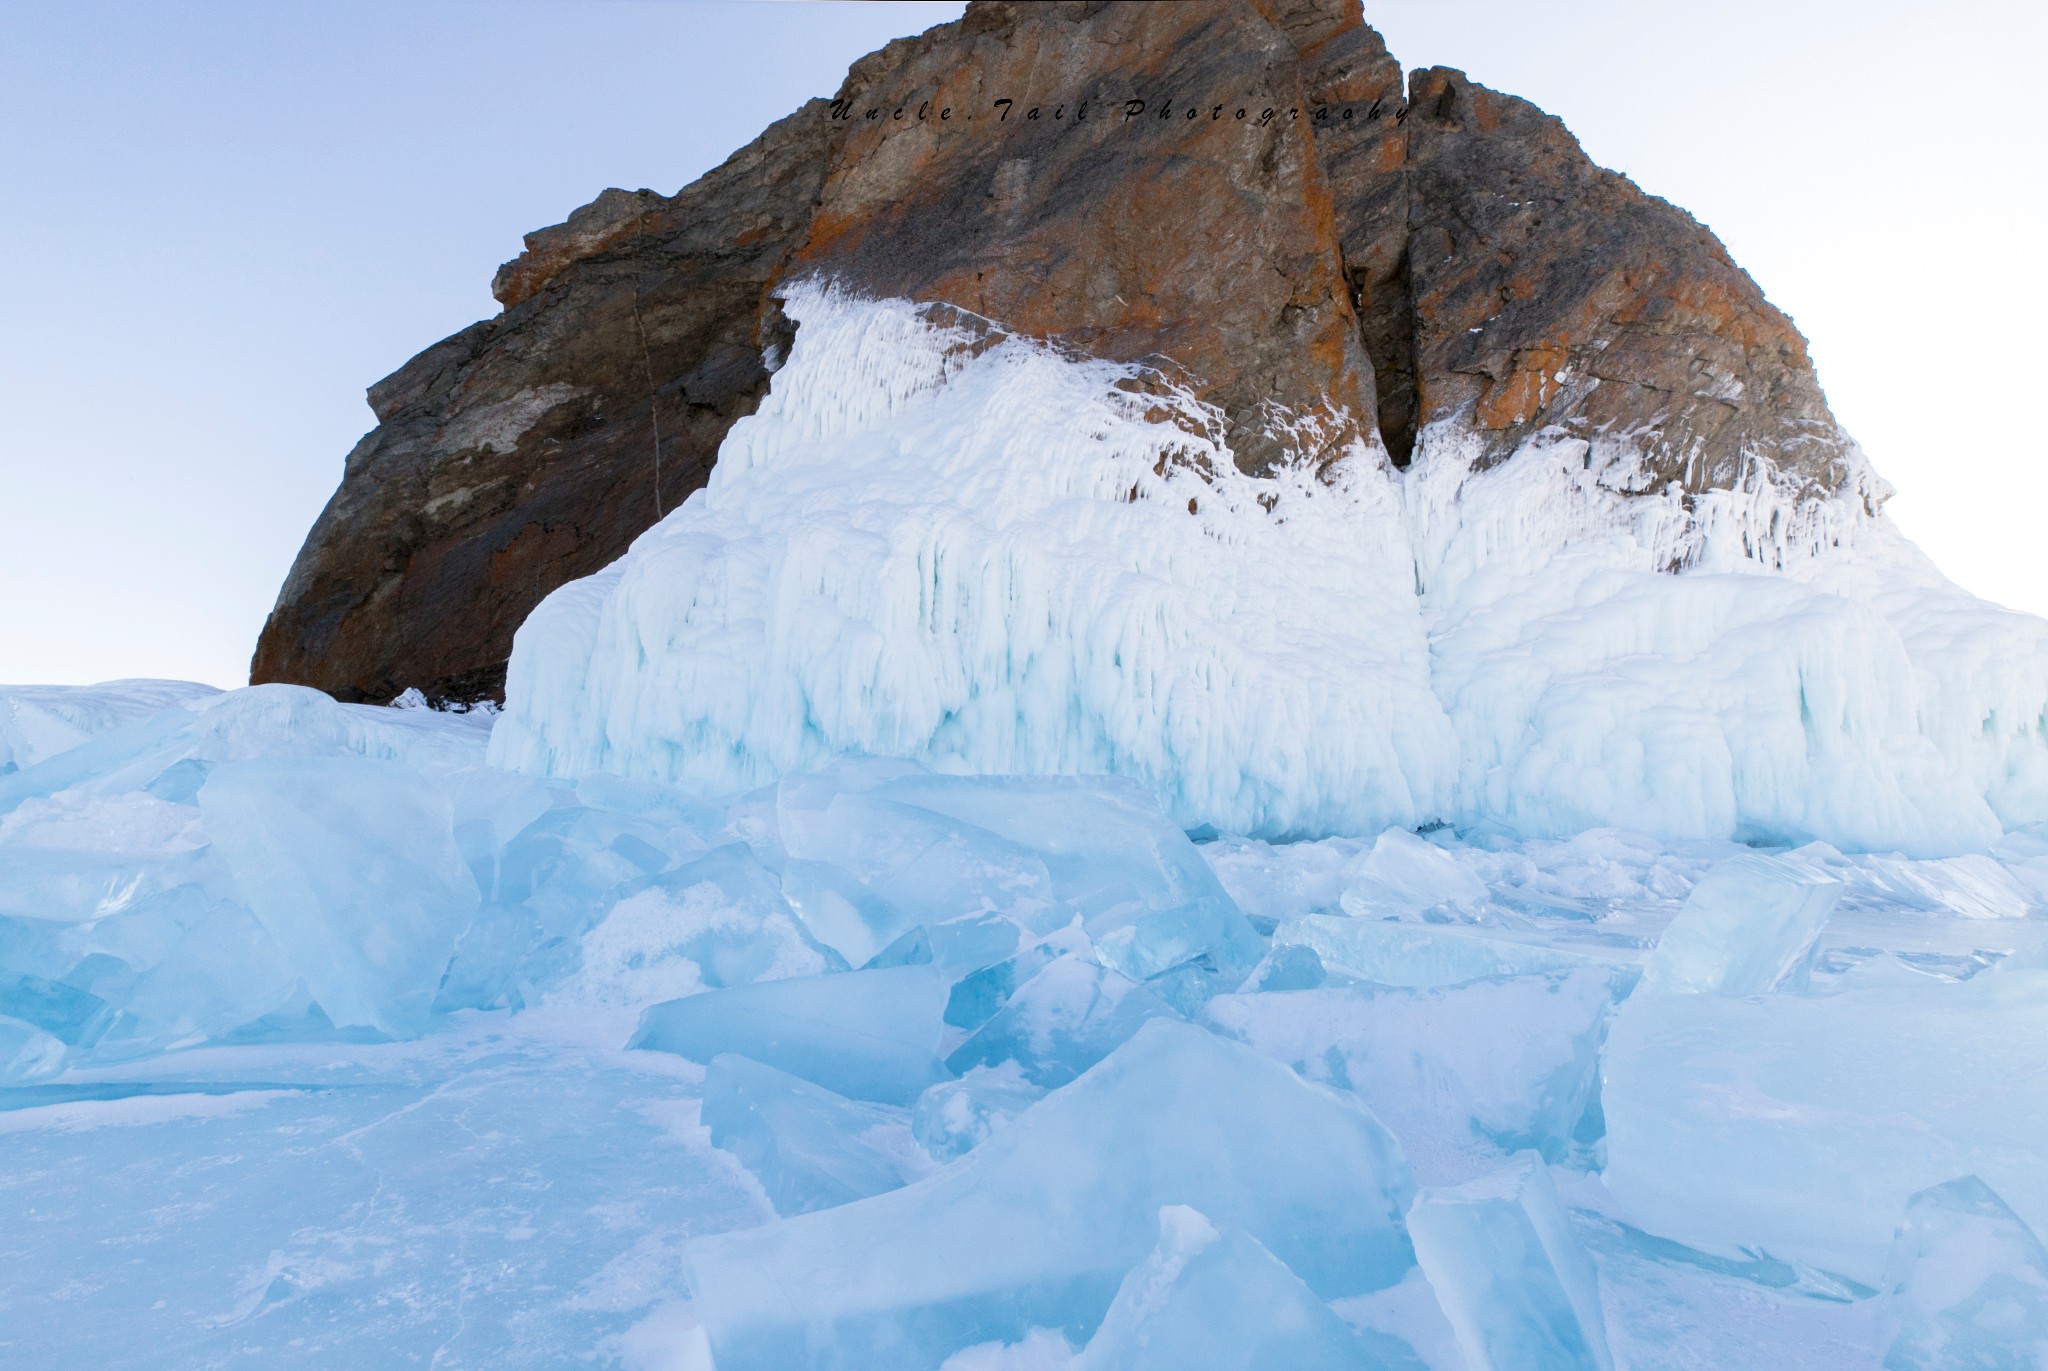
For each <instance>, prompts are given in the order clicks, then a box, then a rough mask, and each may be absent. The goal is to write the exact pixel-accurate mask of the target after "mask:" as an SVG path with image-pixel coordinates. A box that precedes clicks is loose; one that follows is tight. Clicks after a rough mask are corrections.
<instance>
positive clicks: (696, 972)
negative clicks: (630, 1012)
mask: <svg viewBox="0 0 2048 1371" xmlns="http://www.w3.org/2000/svg"><path fill="white" fill-rule="evenodd" d="M628 889H629V890H630V891H631V893H630V894H627V895H626V896H625V897H624V898H622V899H619V900H618V901H616V903H613V904H612V905H611V907H610V909H609V910H608V911H607V912H606V914H605V916H604V918H603V919H602V920H600V921H599V922H598V924H597V926H596V927H594V928H592V929H591V930H590V931H589V932H587V933H585V934H584V935H583V936H582V938H581V939H580V940H579V942H578V944H577V952H578V965H577V967H576V970H575V971H574V973H573V974H572V975H570V976H568V977H567V979H566V980H565V981H564V982H563V983H562V984H561V985H560V986H559V987H558V988H557V989H556V990H554V991H553V992H552V994H551V995H550V999H551V1000H553V1001H556V1002H562V1003H577V1004H584V1005H589V1006H593V1007H609V1008H630V1009H634V1010H639V1009H644V1008H646V1007H647V1006H648V1005H650V1004H655V1003H658V1002H660V1001H663V1000H670V999H676V998H679V997H681V996H684V995H689V994H693V993H695V992H696V991H698V990H702V989H706V988H710V989H728V988H731V987H733V986H741V985H751V984H753V983H754V982H755V981H765V980H779V979H784V978H787V977H791V976H815V975H819V974H822V973H824V972H826V971H833V970H844V969H845V963H844V962H842V961H841V960H840V959H839V958H838V956H837V954H835V953H833V952H830V951H828V950H827V949H825V948H822V947H820V946H819V945H818V944H817V943H816V942H814V941H813V940H812V939H811V937H810V935H809V934H808V933H807V932H806V931H805V929H804V927H803V925H802V924H800V923H799V922H797V918H796V916H795V914H793V913H792V912H791V911H790V908H789V904H788V903H787V902H786V901H785V900H784V899H783V898H782V889H781V887H780V886H779V885H778V884H777V882H776V880H775V877H774V876H773V875H771V874H770V873H769V872H768V871H766V870H764V869H763V868H762V866H761V864H760V863H759V862H757V861H755V860H754V856H753V854H752V853H751V852H750V851H748V849H747V848H746V846H745V845H744V844H741V843H729V844H727V845H726V846H724V847H719V848H714V849H713V850H712V851H711V852H709V853H707V854H706V855H705V856H703V857H700V858H698V859H697V860H696V861H694V862H690V863H689V864H687V865H685V866H682V867H679V868H677V869H676V870H674V871H669V872H664V873H663V874H661V875H659V876H655V877H652V878H643V880H641V881H639V882H635V883H633V886H629V887H628Z"/></svg>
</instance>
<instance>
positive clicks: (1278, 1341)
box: [1075, 1204, 1419, 1371]
mask: <svg viewBox="0 0 2048 1371" xmlns="http://www.w3.org/2000/svg"><path fill="white" fill-rule="evenodd" d="M1385 1365H1386V1363H1385V1361H1384V1360H1382V1359H1381V1358H1379V1357H1375V1356H1371V1355H1369V1354H1368V1353H1367V1352H1366V1349H1365V1347H1364V1345H1363V1344H1361V1343H1360V1341H1359V1339H1358V1335H1357V1334H1356V1333H1354V1332H1352V1331H1351V1329H1350V1327H1349V1326H1348V1325H1346V1324H1345V1322H1344V1321H1343V1320H1342V1319H1340V1318H1338V1317H1337V1316H1336V1315H1335V1314H1333V1313H1331V1312H1330V1307H1329V1306H1328V1305H1327V1304H1325V1303H1323V1302H1322V1301H1321V1300H1319V1299H1317V1298H1316V1295H1315V1292H1314V1291H1313V1290H1310V1289H1309V1288H1308V1287H1307V1286H1306V1285H1303V1284H1302V1283H1301V1278H1300V1277H1298V1276H1296V1275H1295V1274H1294V1273H1293V1272H1292V1271H1289V1270H1288V1269H1287V1267H1286V1266H1285V1265H1284V1264H1282V1263H1281V1262H1280V1260H1279V1259H1278V1258H1276V1257H1275V1256H1274V1255H1273V1254H1272V1253H1271V1252H1268V1251H1267V1250H1266V1249H1265V1248H1264V1247H1263V1246H1261V1245H1260V1243H1259V1240H1258V1239H1257V1238H1254V1237H1253V1236H1251V1234H1249V1233H1246V1232H1244V1231H1243V1230H1242V1229H1237V1228H1232V1229H1226V1230H1223V1231H1220V1232H1219V1231H1218V1230H1217V1228H1216V1226H1215V1225H1214V1224H1212V1223H1210V1222H1209V1220H1208V1219H1206V1218H1204V1217H1203V1216H1202V1214H1201V1213H1200V1212H1198V1211H1197V1210H1194V1209H1191V1208H1189V1207H1188V1206H1187V1205H1184V1204H1169V1205H1166V1206H1165V1207H1163V1208H1162V1209H1160V1211H1159V1245H1158V1246H1157V1247H1156V1248H1154V1249H1153V1250H1152V1253H1151V1255H1150V1256H1148V1257H1146V1258H1145V1260H1143V1261H1141V1262H1139V1263H1138V1264H1137V1265H1136V1266H1135V1267H1133V1268H1132V1269H1131V1273H1130V1274H1129V1275H1128V1276H1125V1277H1124V1280H1123V1284H1122V1285H1120V1286H1119V1287H1118V1288H1117V1293H1116V1300H1115V1302H1114V1303H1112V1304H1111V1305H1110V1307H1109V1312H1108V1313H1107V1314H1105V1315H1104V1316H1103V1319H1102V1326H1101V1327H1100V1328H1098V1329H1096V1330H1095V1336H1094V1337H1093V1338H1090V1339H1089V1341H1088V1346H1087V1349H1086V1350H1085V1351H1084V1352H1083V1353H1082V1354H1081V1356H1080V1358H1079V1359H1078V1360H1077V1361H1076V1362H1075V1371H1188V1368H1191V1367H1203V1368H1214V1371H1267V1368H1279V1367H1285V1368H1288V1371H1379V1368H1381V1367H1383V1366H1385ZM1418 1365H1419V1363H1418Z"/></svg>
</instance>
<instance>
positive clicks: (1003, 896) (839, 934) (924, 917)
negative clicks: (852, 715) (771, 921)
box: [783, 788, 1065, 965]
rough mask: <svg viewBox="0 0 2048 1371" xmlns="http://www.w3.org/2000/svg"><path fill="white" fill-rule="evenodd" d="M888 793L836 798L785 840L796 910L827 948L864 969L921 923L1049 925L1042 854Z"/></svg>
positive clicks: (1050, 909) (1048, 884)
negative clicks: (985, 917)
mask: <svg viewBox="0 0 2048 1371" xmlns="http://www.w3.org/2000/svg"><path fill="white" fill-rule="evenodd" d="M891 789H892V788H884V789H882V790H877V791H868V792H845V793H841V794H837V795H834V796H833V797H832V798H831V800H830V801H829V802H827V803H826V804H825V806H824V808H823V810H822V811H821V812H819V813H817V814H815V815H813V816H811V819H810V822H808V823H807V824H806V825H804V826H803V827H801V828H800V829H798V830H796V831H793V832H785V833H784V835H783V842H784V845H785V847H786V849H787V851H788V854H789V858H790V861H789V864H788V866H787V868H786V871H787V872H788V874H789V878H790V886H789V893H790V899H791V902H792V903H793V904H795V905H796V906H797V908H798V910H799V912H801V913H802V915H803V917H804V919H805V921H806V922H808V923H811V925H812V931H813V932H814V933H815V934H816V935H817V937H818V939H819V940H820V941H821V942H824V943H827V944H828V945H830V946H832V947H834V948H836V949H837V950H838V951H839V952H840V954H841V955H843V956H844V957H845V958H846V959H847V961H849V962H851V963H854V964H856V965H858V964H859V963H861V962H864V961H867V960H868V959H869V958H871V957H873V956H874V955H875V954H876V953H877V952H880V951H881V950H882V949H883V948H884V947H887V946H888V945H889V944H890V943H891V942H893V941H895V940H896V939H897V938H898V937H899V936H901V935H902V934H903V933H904V932H905V931H907V930H908V929H910V928H911V927H912V926H914V925H916V924H921V923H944V922H945V921H947V920H949V919H956V918H961V917H964V916H967V915H972V914H983V913H996V914H1003V915H1007V916H1009V917H1011V918H1013V919H1015V920H1017V921H1018V922H1019V923H1021V924H1025V925H1027V926H1031V925H1036V924H1040V923H1043V922H1044V921H1045V919H1047V918H1048V917H1052V912H1053V909H1054V897H1053V893H1052V880H1051V877H1050V876H1049V875H1048V874H1047V872H1046V867H1045V863H1044V862H1043V861H1042V860H1041V859H1040V858H1039V856H1038V854H1037V853H1035V852H1033V851H1032V850H1031V849H1030V848H1029V847H1027V846H1025V845H1023V844H1020V843H1016V842H1013V841H1011V840H1009V839H1008V838H1005V837H1002V836H999V835H997V834H995V833H991V832H989V831H988V830H987V829H984V828H981V827H979V826H977V825H976V824H974V823H972V822H969V821H963V820H960V819H957V818H954V817H952V816H950V815H944V814H936V813H933V812H932V811H930V810H928V809H924V808H921V807H920V806H918V805H916V804H914V803H906V802H904V801H902V800H899V799H895V798H891ZM1055 921H1056V922H1065V920H1064V918H1058V919H1056V920H1055Z"/></svg>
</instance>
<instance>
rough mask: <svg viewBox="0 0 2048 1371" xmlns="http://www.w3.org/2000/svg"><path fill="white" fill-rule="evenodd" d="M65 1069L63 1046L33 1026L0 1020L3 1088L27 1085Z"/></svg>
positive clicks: (0, 1056)
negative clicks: (5, 1086)
mask: <svg viewBox="0 0 2048 1371" xmlns="http://www.w3.org/2000/svg"><path fill="white" fill-rule="evenodd" d="M63 1069H64V1044H63V1043H61V1042H59V1041H57V1039H56V1038H54V1037H52V1036H51V1035H50V1034H48V1033H45V1032H44V1031H43V1030H42V1029H40V1028H37V1027H36V1026H35V1025H34V1024H32V1023H23V1022H22V1021H21V1020H20V1019H9V1018H0V1085H25V1084H27V1083H28V1082H30V1081H40V1080H42V1079H44V1078H45V1077H48V1076H54V1075H56V1074H57V1073H58V1072H59V1071H62V1070H63Z"/></svg>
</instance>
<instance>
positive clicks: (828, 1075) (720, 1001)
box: [630, 966, 947, 1105]
mask: <svg viewBox="0 0 2048 1371" xmlns="http://www.w3.org/2000/svg"><path fill="white" fill-rule="evenodd" d="M945 1007H946V982H945V980H944V979H943V978H942V977H940V976H939V975H937V974H936V973H935V972H934V971H933V970H932V968H931V967H929V966H892V967H885V968H881V969H878V970H874V971H847V972H841V973H839V974H837V975H827V976H801V977H792V978H790V979H787V980H774V981H757V982H755V983H754V984H752V985H744V986H736V987H733V988H731V989H726V990H713V991H707V992H706V993H704V994H701V995H691V996H688V997H686V998H684V999H679V1000H670V1001H668V1002H667V1003H665V1004H657V1005H654V1006H652V1007H651V1008H649V1009H648V1010H647V1011H646V1012H645V1013H644V1014H642V1015H641V1016H640V1028H639V1031H638V1032H636V1033H635V1034H634V1035H633V1040H632V1042H631V1044H630V1046H633V1047H643V1048H649V1049H652V1050H654V1051H658V1052H673V1053H675V1054H677V1055H678V1056H682V1057H687V1058H689V1059H690V1060H691V1061H695V1062H707V1063H708V1062H709V1061H710V1060H711V1059H712V1058H713V1057H716V1056H718V1055H719V1054H721V1053H726V1052H731V1053H736V1054H738V1055H740V1056H744V1057H751V1058H753V1059H754V1060H755V1061H757V1062H761V1063H764V1064H766V1065H768V1066H772V1067H775V1068H777V1069H778V1070H781V1071H787V1072H788V1073H790V1074H791V1075H793V1076H798V1077H801V1078H802V1079H804V1080H807V1081H809V1082H811V1083H812V1084H813V1085H821V1086H823V1087H825V1088H826V1089H827V1090H831V1091H834V1092H836V1093H838V1094H841V1095H844V1096H846V1097H847V1098H849V1099H855V1100H871V1101H875V1102H877V1103H881V1104H900V1105H908V1104H910V1103H912V1102H913V1101H915V1100H916V1099H917V1097H918V1096H919V1095H920V1094H922V1093H923V1091H924V1089H925V1087H926V1086H928V1085H931V1084H932V1083H933V1082H935V1081H940V1080H944V1079H945V1078H946V1076H947V1072H946V1069H945V1067H943V1066H942V1065H940V1063H939V1058H938V1045H939V1033H940V1028H941V1024H940V1015H941V1014H943V1013H944V1012H945Z"/></svg>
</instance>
